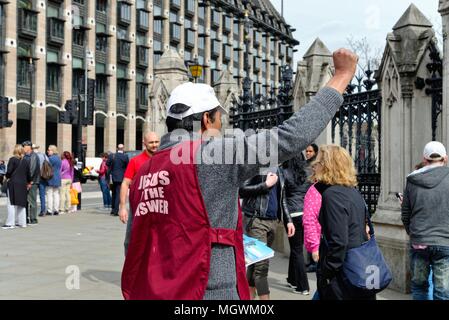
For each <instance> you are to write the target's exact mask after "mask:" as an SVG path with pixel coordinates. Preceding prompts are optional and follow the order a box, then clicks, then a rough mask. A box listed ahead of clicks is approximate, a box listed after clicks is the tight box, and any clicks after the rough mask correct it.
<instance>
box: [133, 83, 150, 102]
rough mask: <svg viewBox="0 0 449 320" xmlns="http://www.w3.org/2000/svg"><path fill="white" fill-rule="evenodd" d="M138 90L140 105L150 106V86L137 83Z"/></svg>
mask: <svg viewBox="0 0 449 320" xmlns="http://www.w3.org/2000/svg"><path fill="white" fill-rule="evenodd" d="M136 89H137V100H138V104H139V105H140V106H142V105H143V106H146V105H148V85H147V84H145V83H137V88H136ZM137 107H138V106H137Z"/></svg>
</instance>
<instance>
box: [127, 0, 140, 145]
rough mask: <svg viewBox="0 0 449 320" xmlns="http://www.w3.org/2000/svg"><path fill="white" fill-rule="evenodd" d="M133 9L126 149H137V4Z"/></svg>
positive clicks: (130, 31)
mask: <svg viewBox="0 0 449 320" xmlns="http://www.w3.org/2000/svg"><path fill="white" fill-rule="evenodd" d="M132 8H133V9H131V12H133V14H131V24H130V25H129V34H130V35H131V40H132V41H133V42H132V43H131V54H130V63H129V69H128V70H129V73H130V74H129V75H130V77H131V81H129V92H128V114H127V118H128V119H126V121H125V149H127V150H135V149H136V58H137V54H136V10H135V9H136V6H135V5H133V6H132Z"/></svg>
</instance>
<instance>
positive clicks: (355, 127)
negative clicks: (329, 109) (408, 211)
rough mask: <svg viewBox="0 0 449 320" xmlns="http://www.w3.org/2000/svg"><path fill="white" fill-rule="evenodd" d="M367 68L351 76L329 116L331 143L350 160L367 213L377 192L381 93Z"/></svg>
mask: <svg viewBox="0 0 449 320" xmlns="http://www.w3.org/2000/svg"><path fill="white" fill-rule="evenodd" d="M373 73H374V72H373V71H371V70H367V71H366V72H364V74H363V75H359V76H357V77H356V78H355V82H356V83H355V84H350V85H349V86H348V88H347V92H346V93H345V95H344V103H343V105H342V106H341V107H340V109H339V111H338V112H337V113H336V115H335V117H334V118H333V119H332V143H336V131H337V129H338V130H339V143H340V145H341V146H342V147H343V148H345V149H347V150H348V152H349V153H350V155H351V156H352V157H353V159H354V163H355V167H356V169H357V173H358V181H359V190H360V192H361V193H362V195H363V196H364V198H365V201H366V203H367V205H368V207H369V209H370V212H371V213H374V212H375V210H376V207H377V201H378V198H379V194H380V177H381V172H380V171H381V170H380V155H381V107H382V95H381V92H380V90H379V89H377V88H376V81H375V80H374V79H373V78H372V76H373Z"/></svg>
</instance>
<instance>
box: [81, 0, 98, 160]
mask: <svg viewBox="0 0 449 320" xmlns="http://www.w3.org/2000/svg"><path fill="white" fill-rule="evenodd" d="M86 10H87V24H88V25H89V27H90V29H89V30H87V31H86V32H87V49H88V50H89V51H90V52H91V53H92V56H93V57H94V59H93V60H91V61H89V60H87V59H84V60H85V62H84V63H86V66H87V70H88V72H87V77H88V79H95V39H96V30H95V10H96V6H95V1H88V2H87V6H86ZM82 139H83V140H82V141H83V144H84V143H85V144H87V152H86V157H95V115H94V124H93V125H91V126H86V127H83V138H82Z"/></svg>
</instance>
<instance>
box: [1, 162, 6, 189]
mask: <svg viewBox="0 0 449 320" xmlns="http://www.w3.org/2000/svg"><path fill="white" fill-rule="evenodd" d="M5 174H6V165H5V161H3V160H0V190H1V187H2V186H3V181H4V179H5ZM1 196H2V192H1V191H0V197H1Z"/></svg>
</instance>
